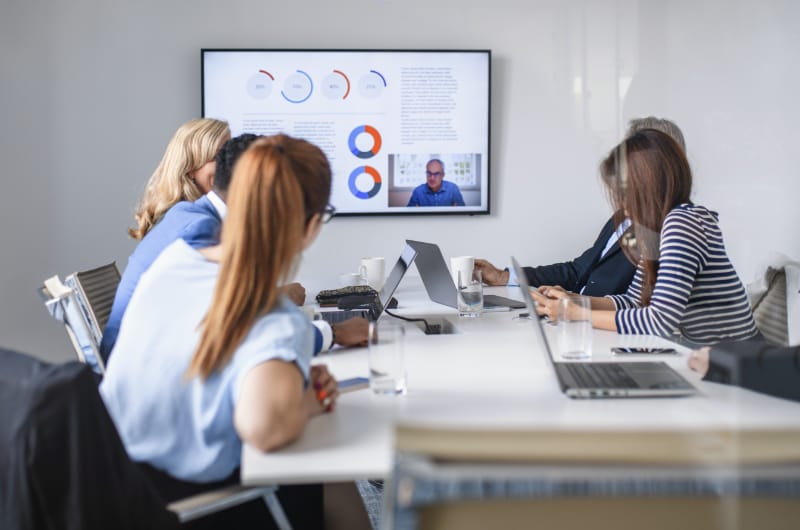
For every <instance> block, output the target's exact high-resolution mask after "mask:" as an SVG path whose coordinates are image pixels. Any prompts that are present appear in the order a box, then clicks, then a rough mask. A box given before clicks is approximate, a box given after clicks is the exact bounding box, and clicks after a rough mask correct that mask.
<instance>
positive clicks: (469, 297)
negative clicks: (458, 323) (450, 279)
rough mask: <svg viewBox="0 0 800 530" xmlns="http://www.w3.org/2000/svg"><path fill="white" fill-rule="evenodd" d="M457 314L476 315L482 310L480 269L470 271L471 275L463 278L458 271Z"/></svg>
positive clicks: (470, 316) (462, 315) (468, 316)
mask: <svg viewBox="0 0 800 530" xmlns="http://www.w3.org/2000/svg"><path fill="white" fill-rule="evenodd" d="M456 287H457V288H458V289H457V290H458V316H460V317H467V318H472V317H477V316H480V314H481V312H482V311H483V276H482V274H481V271H479V270H476V271H473V272H472V275H471V276H467V278H464V276H462V273H461V271H459V272H458V283H457V284H456Z"/></svg>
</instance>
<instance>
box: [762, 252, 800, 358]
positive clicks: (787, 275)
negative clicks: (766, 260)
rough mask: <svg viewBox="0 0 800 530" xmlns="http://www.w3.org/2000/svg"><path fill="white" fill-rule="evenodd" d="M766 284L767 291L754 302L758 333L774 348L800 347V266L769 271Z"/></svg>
mask: <svg viewBox="0 0 800 530" xmlns="http://www.w3.org/2000/svg"><path fill="white" fill-rule="evenodd" d="M764 280H765V284H766V286H767V287H766V290H765V291H764V292H763V293H761V294H760V295H758V296H756V297H755V299H754V301H753V316H754V317H755V320H756V325H757V326H758V329H759V330H760V331H761V333H762V334H763V335H764V338H766V339H767V341H768V342H770V343H772V344H775V345H779V346H790V345H797V344H800V264H798V263H796V262H790V261H789V262H786V263H783V264H782V265H781V266H778V267H769V268H768V269H767V272H766V275H765V277H764Z"/></svg>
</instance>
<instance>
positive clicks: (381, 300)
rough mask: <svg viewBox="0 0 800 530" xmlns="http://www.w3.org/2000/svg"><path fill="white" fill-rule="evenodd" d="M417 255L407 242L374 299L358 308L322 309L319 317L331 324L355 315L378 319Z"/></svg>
mask: <svg viewBox="0 0 800 530" xmlns="http://www.w3.org/2000/svg"><path fill="white" fill-rule="evenodd" d="M416 256H417V251H416V250H414V248H413V247H411V246H410V245H408V244H406V246H405V248H403V251H402V252H401V253H400V257H399V258H397V263H395V264H394V267H393V268H392V270H391V272H390V273H389V277H388V278H386V282H384V284H383V289H381V292H380V293H378V296H376V297H375V299H374V300H372V301H370V302H367V303H365V304H364V305H363V306H361V307H360V308H358V309H337V310H332V311H321V312H320V313H318V315H319V318H321V319H322V320H325V321H326V322H328V323H329V324H331V325H333V324H338V323H340V322H344V321H345V320H349V319H351V318H355V317H362V318H366V319H367V320H373V321H374V320H378V317H380V316H381V314H383V311H384V310H385V309H386V308H387V307H388V306H389V303H390V302H391V300H392V295H394V292H395V291H396V290H397V286H398V285H400V280H402V279H403V276H405V275H406V271H407V270H408V268H409V267H410V266H411V264H412V263H413V262H414V258H415V257H416Z"/></svg>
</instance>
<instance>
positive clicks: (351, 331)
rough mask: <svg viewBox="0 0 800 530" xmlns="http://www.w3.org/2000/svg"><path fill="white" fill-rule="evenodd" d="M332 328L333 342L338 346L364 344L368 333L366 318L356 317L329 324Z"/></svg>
mask: <svg viewBox="0 0 800 530" xmlns="http://www.w3.org/2000/svg"><path fill="white" fill-rule="evenodd" d="M331 328H332V329H333V337H334V338H333V342H334V344H338V345H340V346H344V347H348V346H366V345H367V335H368V334H369V321H368V320H367V319H366V318H361V317H356V318H351V319H350V320H345V321H344V322H341V323H339V324H334V325H333V326H331Z"/></svg>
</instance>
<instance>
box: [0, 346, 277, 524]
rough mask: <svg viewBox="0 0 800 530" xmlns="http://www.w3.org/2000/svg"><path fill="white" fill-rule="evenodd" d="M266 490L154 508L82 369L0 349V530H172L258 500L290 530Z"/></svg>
mask: <svg viewBox="0 0 800 530" xmlns="http://www.w3.org/2000/svg"><path fill="white" fill-rule="evenodd" d="M276 490H277V488H276V487H274V486H265V487H255V488H248V487H244V486H238V485H237V486H232V487H229V488H225V489H220V490H217V491H212V492H209V493H204V494H201V495H196V496H194V497H191V498H188V499H183V500H180V501H178V502H174V503H172V504H170V505H166V503H165V502H164V501H163V500H162V498H161V497H160V495H159V494H158V493H157V491H156V490H155V488H154V487H153V485H152V484H151V482H150V481H149V479H148V478H147V477H146V476H145V474H144V473H143V472H142V470H141V469H140V468H139V466H138V465H137V464H135V463H134V462H132V461H131V460H130V458H129V457H128V454H127V452H126V451H125V448H124V446H123V444H122V441H121V440H120V438H119V435H118V433H117V430H116V427H115V426H114V423H113V422H112V420H111V417H110V416H109V415H108V412H107V410H106V408H105V404H104V403H103V401H102V399H101V397H100V394H99V392H98V390H97V385H96V382H95V377H94V375H93V374H92V372H91V370H90V369H89V367H88V366H86V365H85V364H80V363H75V362H71V363H66V364H61V365H51V364H47V363H44V362H41V361H38V360H36V359H34V358H32V357H30V356H27V355H23V354H20V353H17V352H12V351H9V350H4V349H0V528H25V529H48V530H54V529H76V530H78V529H81V530H86V529H93V528H98V529H104V530H105V529H109V528H114V529H121V530H126V529H134V528H147V529H150V528H152V529H162V528H163V529H171V528H178V527H179V524H180V523H191V522H193V521H195V520H197V519H198V518H202V517H205V516H206V515H208V514H211V513H214V512H218V511H221V510H225V509H227V508H230V507H232V506H236V505H238V504H241V503H243V502H248V501H250V500H253V499H257V498H263V499H264V501H265V502H266V503H267V506H268V508H269V510H270V514H271V515H272V517H273V519H274V520H275V523H276V525H277V526H278V528H281V529H283V528H289V524H288V521H287V519H286V516H285V514H284V513H283V510H282V508H281V506H280V504H279V503H278V501H277V498H276V496H275V491H276Z"/></svg>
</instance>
